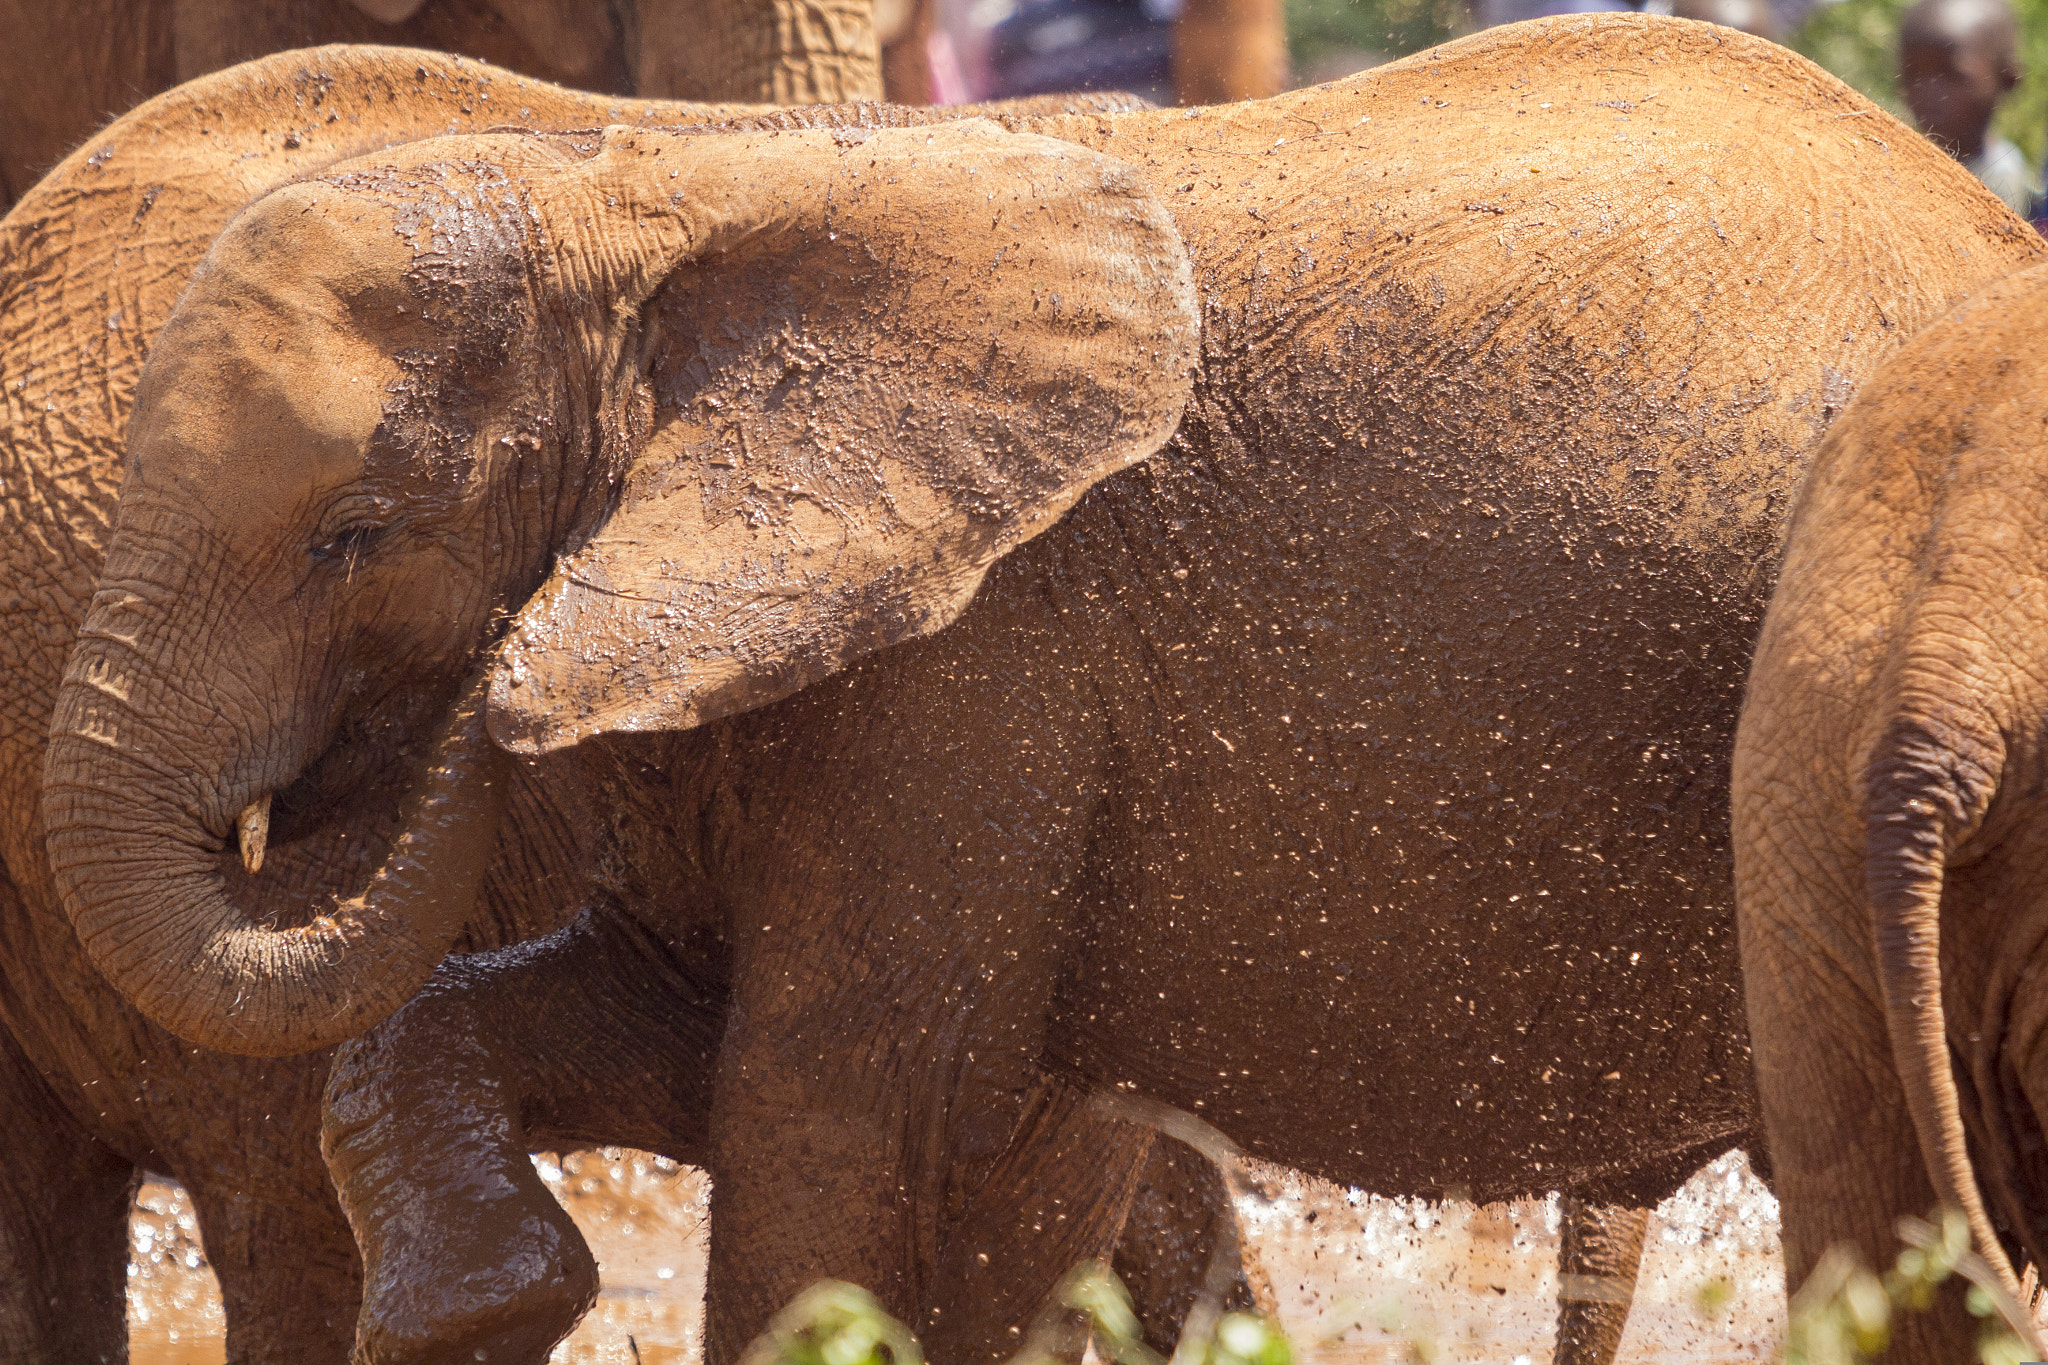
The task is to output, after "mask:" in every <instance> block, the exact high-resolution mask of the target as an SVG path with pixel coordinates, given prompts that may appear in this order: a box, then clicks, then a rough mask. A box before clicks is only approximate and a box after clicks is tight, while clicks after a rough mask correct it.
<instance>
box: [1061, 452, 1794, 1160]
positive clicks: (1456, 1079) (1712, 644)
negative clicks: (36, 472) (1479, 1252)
mask: <svg viewBox="0 0 2048 1365" xmlns="http://www.w3.org/2000/svg"><path fill="white" fill-rule="evenodd" d="M1503 478H1504V475H1503V471H1501V470H1499V469H1498V468H1496V469H1492V470H1487V469H1483V468H1478V469H1475V468H1472V467H1470V466H1467V467H1465V468H1464V469H1461V470H1456V471H1449V470H1447V471H1445V476H1444V479H1443V481H1442V482H1441V483H1439V484H1438V485H1437V486H1436V487H1434V488H1431V489H1428V490H1426V491H1427V494H1428V499H1427V504H1426V505H1416V506H1410V507H1408V508H1402V507H1400V506H1399V504H1398V502H1397V501H1390V498H1389V496H1388V495H1389V492H1390V491H1393V492H1394V493H1395V496H1396V497H1397V498H1398V488H1399V481H1398V479H1390V478H1376V477H1374V476H1373V475H1372V473H1371V471H1370V469H1369V466H1366V465H1365V462H1364V461H1363V460H1362V459H1357V460H1346V459H1342V458H1331V459H1328V460H1325V461H1323V462H1321V463H1320V464H1318V463H1316V462H1302V463H1299V464H1296V465H1294V466H1291V467H1290V468H1289V469H1288V470H1287V483H1288V485H1289V487H1288V488H1287V490H1285V493H1286V496H1284V497H1283V496H1282V490H1277V489H1276V490H1264V491H1262V490H1260V489H1259V488H1258V486H1257V484H1256V483H1254V484H1252V485H1251V486H1250V488H1249V490H1247V489H1246V488H1244V487H1240V488H1239V489H1237V490H1233V491H1234V492H1236V493H1237V495H1238V496H1237V498H1236V499H1235V500H1234V506H1233V504H1232V503H1228V502H1221V501H1219V502H1218V503H1216V504H1214V505H1189V504H1190V503H1191V502H1192V501H1194V498H1193V497H1192V496H1191V495H1190V493H1189V491H1188V490H1189V489H1191V488H1194V489H1199V488H1201V487H1202V485H1201V483H1200V482H1199V481H1197V480H1193V479H1187V478H1183V477H1176V476H1175V475H1174V474H1173V473H1172V472H1171V471H1168V472H1166V473H1165V474H1164V475H1161V476H1154V475H1151V474H1146V473H1140V474H1138V475H1135V476H1127V477H1126V478H1125V479H1124V480H1122V481H1120V483H1119V484H1117V485H1115V486H1112V487H1111V488H1109V489H1106V490H1104V496H1102V497H1101V498H1098V499H1095V500H1092V501H1091V502H1089V503H1084V504H1083V506H1082V507H1081V508H1079V509H1077V513H1076V516H1075V518H1074V522H1075V526H1074V529H1073V531H1072V532H1071V539H1070V540H1069V542H1068V552H1069V554H1070V555H1071V554H1072V553H1073V552H1076V551H1083V550H1085V551H1086V554H1087V556H1088V558H1089V559H1091V560H1092V561H1094V562H1096V563H1098V564H1099V565H1100V566H1101V568H1102V570H1103V581H1105V582H1116V583H1119V584H1122V585H1123V588H1122V590H1121V591H1120V592H1118V593H1117V594H1116V598H1117V606H1118V610H1117V612H1116V613H1115V617H1116V621H1115V623H1112V624H1107V625H1106V626H1105V629H1104V632H1103V648H1104V650H1105V651H1106V653H1105V655H1104V656H1103V657H1101V658H1099V659H1098V661H1097V663H1096V669H1097V672H1098V674H1101V675H1106V676H1109V677H1112V678H1118V679H1135V680H1141V681H1140V683H1139V685H1135V686H1128V687H1117V688H1113V689H1111V693H1112V696H1113V697H1114V700H1113V701H1112V703H1111V704H1112V707H1113V708H1114V710H1115V716H1116V719H1115V725H1116V728H1117V732H1118V738H1119V741H1120V745H1121V747H1122V749H1123V751H1124V752H1125V753H1126V754H1127V755H1128V756H1129V759H1128V771H1127V772H1125V773H1123V774H1120V776H1119V780H1118V781H1117V782H1116V783H1115V784H1113V785H1114V788H1115V791H1116V795H1115V797H1114V798H1113V801H1114V806H1115V809H1114V810H1113V812H1112V814H1111V815H1110V816H1109V819H1108V824H1109V825H1110V826H1111V827H1112V828H1113V830H1114V833H1113V834H1111V835H1109V836H1106V837H1104V838H1102V839H1101V841H1100V845H1099V847H1098V849H1097V852H1096V854H1095V856H1094V860H1093V863H1092V864H1091V868H1090V873H1089V885H1088V886H1087V887H1086V888H1085V890H1084V892H1083V894H1084V895H1087V896H1091V897H1093V898H1094V903H1095V908H1096V913H1095V914H1094V915H1092V916H1087V917H1085V918H1087V919H1088V920H1089V921H1090V922H1092V924H1093V925H1094V926H1095V928H1094V932H1093V934H1092V937H1090V938H1089V940H1088V941H1087V942H1086V944H1085V945H1083V946H1082V947H1081V949H1080V951H1079V952H1078V953H1077V954H1076V956H1075V957H1074V959H1073V960H1072V964H1071V966H1070V975H1069V976H1068V978H1067V979H1066V980H1065V982H1064V983H1063V985H1062V987H1061V990H1062V998H1061V1002H1060V1007H1059V1011H1058V1016H1059V1018H1060V1019H1061V1021H1062V1024H1061V1026H1060V1028H1059V1029H1058V1030H1057V1031H1056V1033H1055V1037H1054V1041H1053V1049H1054V1053H1055V1057H1056V1060H1057V1061H1058V1062H1059V1063H1060V1064H1062V1065H1066V1066H1071V1067H1074V1068H1077V1069H1079V1070H1080V1071H1082V1072H1084V1073H1085V1074H1087V1075H1088V1076H1090V1077H1091V1078H1093V1079H1095V1080H1097V1081H1099V1082H1101V1083H1104V1084H1113V1083H1118V1082H1126V1083H1131V1084H1134V1085H1135V1086H1136V1087H1138V1089H1139V1090H1140V1091H1142V1092H1144V1093H1149V1094H1152V1095H1155V1096H1157V1097H1158V1098H1161V1099H1165V1100H1168V1101H1169V1102H1171V1103H1174V1104H1176V1105H1178V1106H1180V1107H1182V1108H1185V1109H1188V1110H1190V1111H1191V1112H1194V1113H1197V1114H1201V1115H1204V1116H1206V1117H1208V1118H1209V1119H1210V1120H1211V1121H1212V1122H1214V1123H1216V1124H1217V1126H1219V1127H1220V1128H1222V1129H1223V1130H1224V1131H1225V1132H1227V1133H1229V1134H1230V1135H1231V1136H1232V1137H1233V1138H1235V1139H1236V1140H1237V1141H1239V1142H1240V1143H1242V1144H1244V1145H1245V1146H1246V1147H1247V1148H1249V1149H1251V1150H1253V1151H1256V1152H1258V1153H1260V1154H1262V1155H1266V1156H1269V1157H1272V1158H1274V1159H1277V1160H1281V1161H1285V1162H1287V1163H1289V1164H1293V1165H1297V1166H1301V1167H1304V1168H1307V1169H1311V1170H1315V1171H1317V1172H1319V1173H1321V1174H1324V1175H1326V1176H1329V1177H1331V1178H1334V1179H1338V1180H1342V1181H1345V1182H1347V1183H1351V1184H1357V1185H1362V1186H1365V1187H1368V1188H1371V1189H1374V1190H1376V1191H1380V1192H1385V1193H1397V1192H1416V1193H1421V1192H1430V1191H1435V1190H1441V1189H1445V1188H1460V1187H1463V1188H1467V1189H1470V1190H1471V1191H1473V1192H1475V1193H1476V1194H1478V1195H1479V1196H1480V1197H1484V1198H1492V1197H1499V1196H1503V1195H1507V1194H1513V1193H1517V1192H1523V1191H1534V1190H1542V1189H1548V1188H1578V1189H1582V1190H1588V1191H1606V1192H1608V1193H1609V1194H1611V1195H1613V1196H1614V1197H1622V1196H1624V1195H1626V1194H1627V1192H1628V1191H1630V1190H1631V1189H1633V1188H1635V1186H1633V1185H1632V1184H1631V1183H1630V1182H1631V1181H1632V1180H1635V1179H1637V1178H1638V1176H1640V1178H1641V1179H1642V1180H1645V1181H1648V1182H1649V1183H1650V1185H1651V1186H1655V1185H1656V1184H1657V1183H1658V1182H1659V1181H1661V1180H1662V1179H1663V1178H1664V1177H1663V1174H1662V1167H1663V1166H1666V1165H1669V1163H1670V1162H1672V1161H1689V1160H1693V1159H1695V1157H1696V1156H1697V1155H1699V1154H1701V1153H1702V1151H1703V1150H1704V1152H1705V1154H1711V1152H1712V1151H1715V1150H1720V1149H1721V1148H1723V1147H1725V1146H1727V1145H1734V1144H1735V1143H1737V1142H1739V1141H1741V1140H1742V1138H1743V1137H1744V1136H1745V1135H1746V1134H1747V1132H1748V1131H1750V1130H1751V1127H1752V1120H1751V1114H1752V1103H1751V1099H1750V1083H1749V1079H1748V1069H1749V1064H1748V1047H1747V1037H1746V1033H1745V1030H1744V1027H1743V1022H1742V1014H1741V1005H1740V987H1739V977H1738V974H1737V960H1736V947H1735V940H1734V934H1733V894H1732V869H1731V863H1730V857H1729V849H1728V839H1727V795H1726V792H1727V755H1728V752H1729V750H1730V747H1731V743H1732V736H1733V731H1734V723H1735V717H1736V710H1737V706H1738V704H1739V700H1740V689H1741V680H1742V676H1743V668H1744V665H1745V663H1746V656H1747V651H1748V647H1749V641H1750V638H1751V633H1752V631H1753V625H1752V622H1753V620H1754V614H1753V613H1754V608H1755V602H1754V596H1755V590H1754V589H1749V590H1748V591H1746V592H1745V591H1734V590H1731V589H1730V588H1729V586H1728V585H1729V581H1730V580H1731V579H1736V580H1737V581H1738V582H1739V579H1740V576H1741V575H1742V574H1744V573H1746V572H1747V570H1748V566H1747V563H1746V554H1747V548H1748V547H1746V546H1744V545H1742V544H1739V543H1738V544H1734V545H1729V546H1725V547H1722V551H1721V554H1720V556H1719V557H1718V558H1716V557H1715V556H1713V555H1702V554H1701V553H1699V552H1697V551H1680V550H1675V549H1673V548H1671V545H1670V543H1669V541H1668V540H1664V539H1660V538H1658V537H1657V536H1656V535H1655V534H1654V528H1649V527H1644V526H1640V525H1638V526H1634V527H1630V526H1627V525H1626V524H1624V523H1621V522H1618V521H1617V522H1609V523H1608V524H1606V525H1605V526H1602V525H1601V521H1600V518H1599V517H1598V516H1597V514H1594V515H1591V516H1589V515H1588V512H1589V509H1587V508H1585V507H1583V506H1580V507H1573V506H1571V505H1570V502H1569V499H1568V498H1565V497H1562V496H1547V495H1546V490H1545V489H1544V488H1543V487H1541V486H1536V485H1530V484H1524V485H1523V486H1520V487H1509V488H1503V487H1502V486H1501V481H1502V480H1503ZM1461 484H1462V486H1460V485H1461ZM1418 491H1421V490H1418ZM1248 493H1249V495H1247V494H1248ZM1304 493H1306V494H1307V496H1306V497H1305V496H1304ZM1482 499H1483V500H1485V502H1487V503H1490V504H1492V505H1491V506H1487V507H1485V509H1484V510H1481V507H1480V505H1479V504H1480V503H1481V500H1482ZM1509 499H1512V500H1514V501H1515V502H1518V503H1519V504H1520V506H1519V507H1518V508H1517V510H1518V512H1519V513H1520V515H1519V517H1518V518H1517V525H1516V526H1515V527H1514V533H1513V534H1511V535H1503V534H1501V530H1502V528H1501V525H1500V517H1499V515H1498V508H1499V507H1500V505H1501V504H1502V503H1503V502H1506V501H1508V500H1509ZM1244 508H1256V509H1257V515H1254V516H1249V517H1248V516H1245V515H1244V514H1243V511H1242V509H1244ZM1111 524H1114V526H1115V532H1114V535H1113V536H1112V535H1111V534H1110V533H1109V532H1108V531H1107V529H1106V528H1107V527H1108V526H1109V525H1111ZM1589 530H1594V531H1595V534H1593V535H1589V534H1588V531H1589ZM1421 532H1426V534H1421ZM1141 566H1144V567H1141ZM1179 569H1185V571H1186V572H1185V573H1184V574H1181V573H1178V572H1177V570H1179ZM1067 574H1068V576H1069V577H1071V578H1076V579H1081V580H1082V581H1085V575H1084V574H1082V573H1079V572H1077V571H1075V570H1074V569H1073V568H1072V567H1071V561H1070V565H1069V567H1068V568H1067ZM1136 581H1147V582H1149V583H1150V584H1152V585H1153V586H1152V587H1150V588H1149V589H1148V590H1147V591H1145V592H1143V593H1140V592H1135V591H1132V590H1131V588H1130V586H1129V585H1130V584H1131V583H1133V582H1136ZM1080 596H1082V597H1084V598H1089V597H1090V596H1091V594H1089V593H1087V592H1085V591H1084V592H1083V593H1082V594H1080ZM1092 597H1093V600H1098V601H1100V600H1107V598H1108V597H1109V593H1108V592H1107V590H1105V591H1104V592H1102V593H1096V594H1093V595H1092Z"/></svg>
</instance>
